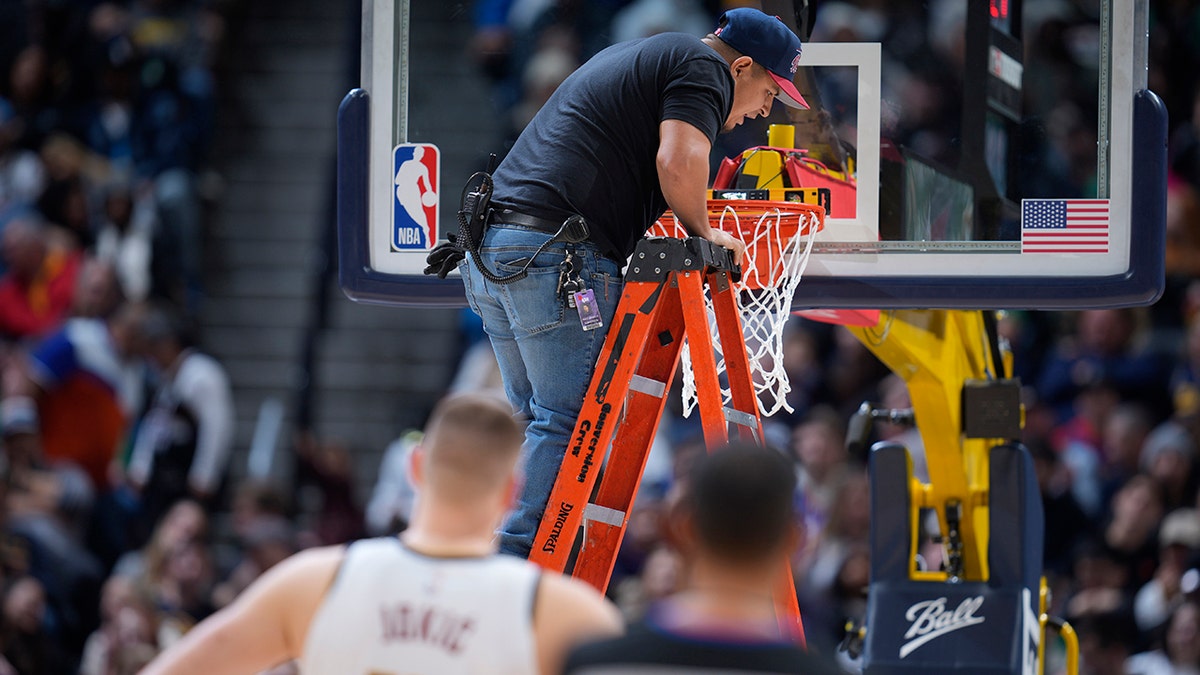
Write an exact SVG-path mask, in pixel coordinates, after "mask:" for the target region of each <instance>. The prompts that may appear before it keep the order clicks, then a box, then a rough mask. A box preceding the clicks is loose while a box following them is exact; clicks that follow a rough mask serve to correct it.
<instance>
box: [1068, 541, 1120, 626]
mask: <svg viewBox="0 0 1200 675" xmlns="http://www.w3.org/2000/svg"><path fill="white" fill-rule="evenodd" d="M1073 557H1074V563H1073V566H1072V576H1073V577H1074V586H1073V587H1072V588H1071V589H1070V590H1069V593H1068V595H1067V597H1066V599H1065V602H1064V604H1063V614H1064V615H1065V616H1066V618H1067V619H1068V620H1070V621H1075V619H1076V618H1077V617H1082V616H1090V615H1095V614H1106V613H1109V612H1122V613H1129V618H1130V620H1131V621H1132V619H1133V615H1132V606H1131V605H1132V598H1130V596H1129V594H1128V592H1127V590H1128V588H1129V586H1130V570H1129V566H1128V564H1127V561H1126V557H1125V556H1124V555H1122V554H1121V553H1120V552H1119V551H1117V550H1116V549H1114V548H1113V547H1112V546H1110V545H1109V544H1108V543H1107V542H1106V541H1105V540H1104V539H1103V538H1097V539H1085V540H1083V541H1081V542H1080V544H1079V546H1078V547H1077V548H1076V550H1075V553H1074V556H1073ZM1133 628H1134V631H1133V632H1131V633H1130V634H1129V637H1130V638H1131V639H1132V638H1135V636H1136V628H1137V626H1136V625H1134V626H1133Z"/></svg>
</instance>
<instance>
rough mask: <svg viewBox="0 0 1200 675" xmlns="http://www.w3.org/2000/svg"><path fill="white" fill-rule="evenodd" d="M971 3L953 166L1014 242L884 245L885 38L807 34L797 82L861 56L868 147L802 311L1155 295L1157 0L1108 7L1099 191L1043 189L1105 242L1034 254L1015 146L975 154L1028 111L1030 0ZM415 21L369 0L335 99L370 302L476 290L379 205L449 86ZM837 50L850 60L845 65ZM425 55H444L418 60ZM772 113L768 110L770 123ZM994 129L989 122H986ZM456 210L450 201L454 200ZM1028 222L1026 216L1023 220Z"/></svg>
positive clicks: (1102, 29) (1139, 301) (352, 236)
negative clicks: (1014, 181)
mask: <svg viewBox="0 0 1200 675" xmlns="http://www.w3.org/2000/svg"><path fill="white" fill-rule="evenodd" d="M964 4H965V7H966V9H965V10H964V12H965V14H966V17H965V22H964V24H963V26H962V29H963V30H964V31H965V37H966V38H967V39H966V40H965V42H966V45H967V55H966V58H965V63H966V65H965V68H966V72H968V73H986V76H980V77H963V78H962V79H963V80H964V92H963V116H962V123H963V127H962V129H963V131H962V134H961V136H962V138H961V144H962V147H961V156H962V158H965V159H962V161H960V162H959V163H958V164H957V166H954V167H952V169H953V174H954V176H955V177H958V176H962V175H965V176H967V179H968V180H970V181H971V182H972V183H973V185H972V188H973V190H974V193H975V198H976V212H975V215H974V216H973V218H974V220H973V221H972V222H975V223H985V221H986V220H987V217H988V215H989V214H990V216H992V217H997V218H999V219H1001V220H1003V221H1004V222H1005V223H1007V224H1006V225H1001V226H997V227H995V228H992V229H996V230H1005V231H1007V234H1006V235H1004V236H1005V237H1007V238H1003V239H993V238H980V239H978V240H975V239H962V238H958V239H953V240H945V241H943V240H925V239H920V238H917V239H910V240H903V241H885V240H884V239H883V238H881V237H879V236H878V232H879V220H880V217H881V216H880V213H879V203H880V201H881V200H880V199H879V198H877V197H876V194H877V192H878V191H880V190H881V187H880V186H881V179H880V174H881V171H882V168H881V166H880V165H881V163H882V162H881V161H880V156H879V148H880V147H881V145H883V143H881V137H880V136H876V134H884V133H886V130H881V129H880V125H878V124H874V122H876V121H877V120H873V119H871V118H872V117H873V116H874V115H876V114H879V113H877V112H876V111H878V110H879V109H880V108H881V107H882V108H884V109H887V110H891V111H892V112H894V106H891V105H890V103H891V102H890V101H889V100H888V93H887V92H885V91H882V89H883V86H884V84H886V83H885V82H883V81H882V80H881V79H880V78H881V75H880V72H881V68H880V65H879V62H878V58H879V57H878V56H874V55H877V54H878V53H879V48H878V46H877V43H863V44H862V45H861V48H860V49H856V47H855V45H853V44H847V43H828V44H823V43H821V42H819V41H810V42H808V43H807V44H806V48H805V54H806V56H809V57H810V58H809V61H811V62H812V64H817V63H819V64H821V65H812V64H809V63H806V62H805V60H804V59H803V57H802V61H801V65H802V66H803V67H805V68H807V69H808V71H807V72H806V73H805V75H804V77H802V78H798V83H799V82H800V80H802V79H805V78H809V79H810V81H811V82H818V83H819V82H820V77H819V76H813V75H812V73H814V72H817V71H819V70H820V68H822V67H832V66H836V65H841V66H843V67H844V68H853V69H854V70H855V71H856V75H855V77H856V79H857V86H858V91H857V92H856V94H857V99H856V101H857V108H856V112H857V113H863V111H866V113H865V114H864V115H862V116H861V119H857V120H854V119H852V120H850V121H849V122H848V123H846V124H845V126H846V127H852V131H851V133H853V134H856V137H853V138H850V139H848V140H849V142H850V144H851V145H853V146H854V147H855V148H856V150H857V152H858V155H859V156H858V157H857V160H858V161H857V164H856V167H857V176H856V178H857V189H858V191H859V193H860V194H859V199H858V204H859V207H858V208H857V210H856V211H855V213H854V214H853V216H852V217H850V218H830V219H829V221H828V222H827V226H826V229H825V231H824V232H823V233H822V235H821V236H820V238H819V239H818V241H817V244H816V246H815V247H814V252H813V255H812V260H811V262H810V265H809V267H808V269H807V272H806V278H805V279H804V281H803V282H802V283H801V284H800V286H799V290H798V291H797V294H796V297H795V300H794V303H793V307H794V308H795V309H808V308H830V309H836V308H855V309H899V308H914V309H919V308H946V309H992V308H996V309H1049V310H1058V309H1061V310H1066V309H1085V308H1092V307H1115V306H1130V305H1144V304H1149V303H1151V302H1153V301H1154V300H1156V299H1157V298H1158V297H1159V295H1160V294H1161V292H1162V289H1163V283H1164V259H1163V258H1164V247H1165V216H1166V146H1167V120H1166V109H1165V106H1164V105H1163V103H1162V101H1161V99H1160V98H1159V97H1158V96H1157V95H1156V94H1155V93H1154V92H1152V91H1150V90H1149V89H1148V88H1147V78H1148V75H1147V72H1148V69H1147V63H1148V61H1147V53H1148V28H1147V26H1148V2H1147V0H1113V1H1112V2H1105V3H1099V5H1100V7H1101V12H1102V16H1101V18H1100V21H1099V36H1098V44H1099V48H1098V50H1097V51H1098V57H1097V58H1098V60H1097V66H1096V72H1097V74H1098V82H1099V85H1098V86H1097V107H1098V110H1099V115H1098V117H1099V119H1098V120H1097V130H1096V137H1097V140H1098V143H1097V155H1098V156H1097V167H1098V174H1099V175H1098V178H1097V187H1096V190H1095V193H1094V194H1091V195H1078V194H1075V195H1065V194H1064V195H1055V194H1051V195H1039V196H1042V197H1049V198H1050V200H1051V202H1052V204H1051V205H1050V206H1051V207H1052V208H1063V203H1064V202H1065V201H1066V199H1067V198H1068V197H1070V198H1080V197H1091V198H1096V199H1101V200H1107V201H1106V202H1105V203H1106V204H1107V207H1108V214H1109V215H1108V221H1107V231H1106V234H1105V242H1106V244H1105V247H1104V252H1102V253H1063V254H1030V253H1024V252H1022V251H1021V246H1022V244H1021V241H1020V238H1019V237H1018V238H1016V239H1014V235H1013V234H1012V232H1013V229H1012V228H1013V225H1012V223H1013V218H1014V213H1015V214H1017V215H1016V216H1015V217H1016V218H1020V212H1021V199H1020V198H1021V197H1022V196H1023V195H1018V194H1014V193H1013V188H1012V187H1010V185H1009V184H1010V181H1009V180H1008V177H1009V175H1011V174H1012V173H1013V172H1014V171H1015V170H1016V169H1015V160H1014V159H1013V156H1014V154H1015V153H1012V152H1008V151H1007V150H1008V148H1007V147H1005V148H1004V149H1003V150H1002V151H1001V152H1000V153H999V155H998V156H999V157H1001V158H1002V159H1001V160H1000V161H999V162H998V163H997V162H994V161H993V164H992V166H984V165H985V162H984V161H983V160H979V161H975V162H972V161H970V160H972V159H973V158H982V157H987V158H989V159H990V158H992V157H995V156H997V155H996V154H995V152H994V150H995V148H994V147H991V146H989V145H988V144H989V143H993V142H994V131H995V127H996V126H997V125H996V122H995V121H996V120H1000V125H999V126H1000V127H1005V126H1006V125H1007V127H1008V128H1012V127H1013V126H1014V125H1016V124H1018V123H1021V122H1026V123H1028V122H1029V120H1027V119H1026V120H1023V119H1021V113H1020V112H1019V111H1014V110H1013V108H1015V107H1020V98H1019V97H1020V94H1021V86H1022V79H1021V78H1022V74H1021V73H1022V52H1021V49H1020V45H1021V42H1020V32H1021V31H1020V29H1019V26H1020V23H1021V11H1020V8H1021V4H1022V3H1020V2H1019V1H1018V0H1010V1H1009V2H1006V3H1002V4H1003V5H1004V7H1006V8H1012V10H1011V11H1012V12H1013V14H1012V15H1011V16H1003V17H999V19H1001V20H1000V21H998V20H997V18H998V17H996V16H995V14H994V12H993V15H992V16H991V17H990V18H989V17H988V16H987V11H988V9H989V4H993V5H994V4H996V3H982V2H980V3H976V2H968V1H967V0H964ZM763 9H764V10H765V11H767V12H768V13H773V14H777V15H779V16H781V17H783V18H784V19H785V20H788V19H790V17H789V14H790V10H791V3H790V2H788V1H781V0H767V1H765V2H763ZM1006 11H1009V10H1008V9H1006ZM981 13H982V14H981ZM981 17H982V18H981ZM464 20H469V19H464ZM788 23H791V21H788ZM820 23H821V17H820V15H818V16H817V25H818V26H820ZM410 24H411V20H410V15H409V11H408V0H364V3H363V38H364V39H363V78H362V84H363V86H362V88H360V89H355V90H354V91H352V92H350V93H349V94H348V95H347V96H346V98H345V99H344V100H343V102H342V104H341V107H340V109H339V111H338V233H339V235H338V237H339V254H338V259H339V281H340V283H341V286H342V289H343V291H344V292H345V293H346V295H347V296H348V297H350V298H351V299H354V300H356V301H360V302H369V303H378V304H386V305H393V306H412V307H421V306H424V307H450V306H461V305H462V304H464V303H465V300H464V297H463V291H462V284H461V281H460V280H459V279H457V278H456V277H455V276H451V277H450V278H448V279H446V280H440V279H437V278H436V277H431V276H425V275H424V274H422V270H423V268H424V254H423V252H420V251H417V252H411V251H409V252H395V251H387V250H386V249H387V247H386V245H381V244H380V241H379V238H380V237H381V236H382V237H385V238H386V236H387V229H386V224H381V223H380V220H381V217H380V216H379V215H378V214H379V213H386V209H387V208H389V206H390V203H383V202H382V200H383V199H384V198H387V197H389V196H390V192H391V187H390V186H391V175H390V158H391V154H392V150H393V148H394V147H395V146H396V145H397V144H400V143H404V142H406V141H407V140H408V138H407V114H408V112H407V97H408V89H409V87H421V86H429V87H435V86H437V84H436V83H423V82H410V80H409V78H408V75H407V68H408V59H409V57H410V55H409V54H408V51H407V47H408V39H407V34H408V30H409V28H410ZM1014 45H1015V46H1014ZM886 51H887V50H886V49H885V50H884V52H885V53H886ZM839 54H852V55H854V56H852V57H851V58H844V59H842V61H838V60H837V59H838V58H839V57H838V56H837V55H839ZM422 56H431V57H432V55H414V58H421V57H422ZM439 58H453V57H452V56H451V55H440V56H439ZM884 58H886V57H884ZM831 59H832V60H831ZM884 67H885V68H886V67H887V64H886V63H884ZM802 70H804V68H802ZM817 86H818V87H819V84H818V85H817ZM972 87H974V89H972ZM1014 91H1015V92H1016V96H1015V97H1014V94H1013V92H1014ZM812 93H814V96H813V97H809V96H808V94H809V92H806V98H809V100H810V101H813V100H814V98H815V99H816V100H817V101H818V102H819V101H820V100H821V99H822V96H821V95H820V94H821V92H820V91H816V92H812ZM776 108H777V110H776V114H779V113H781V112H782V111H780V110H779V108H780V106H776ZM775 118H776V115H772V118H771V119H772V121H776V119H775ZM1005 119H1007V120H1009V121H1008V122H1005V121H1004V120H1005ZM783 121H786V120H783ZM1035 123H1040V121H1037V120H1035ZM985 125H988V126H989V128H988V130H987V131H986V132H985V130H984V128H983V127H984V126H985ZM972 130H974V131H972ZM987 134H992V135H991V136H988V135H987ZM426 140H433V141H435V142H436V141H437V140H438V139H426ZM1004 142H1005V143H1007V142H1008V139H1005V141H1004ZM932 165H935V163H931V164H930V166H932ZM980 167H983V168H980ZM466 178H467V176H465V175H464V176H451V175H444V176H442V180H443V181H445V185H448V186H450V189H448V190H446V191H445V193H444V194H445V196H446V198H447V199H448V200H453V199H456V198H457V194H456V192H457V191H456V190H455V189H454V186H456V185H458V184H460V183H462V182H465V180H466ZM863 191H866V192H867V194H866V195H863V194H861V193H862V192H863ZM446 210H447V211H448V212H453V210H454V207H453V205H448V208H447V209H446ZM1027 213H1032V211H1030V210H1028V209H1027ZM996 214H1000V215H999V216H997V215H996ZM1005 219H1006V220H1005ZM1028 221H1029V219H1028V218H1026V220H1025V221H1018V224H1017V227H1020V223H1021V222H1028ZM978 227H980V228H983V225H979V226H978ZM1005 228H1007V229H1005ZM984 229H986V228H984ZM1026 229H1027V231H1028V228H1026ZM987 236H988V237H992V235H987Z"/></svg>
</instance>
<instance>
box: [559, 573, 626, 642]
mask: <svg viewBox="0 0 1200 675" xmlns="http://www.w3.org/2000/svg"><path fill="white" fill-rule="evenodd" d="M537 597H538V611H539V612H541V611H543V610H545V611H551V612H553V613H554V614H560V615H562V616H580V615H581V613H586V615H587V616H588V617H589V618H590V620H592V621H594V622H597V623H600V624H605V625H608V626H611V627H612V628H614V629H619V628H620V627H622V626H623V624H624V622H623V620H622V618H621V613H620V611H619V610H617V608H616V605H614V604H613V603H612V602H611V601H609V600H608V599H607V598H605V597H604V594H602V593H601V592H600V591H598V590H596V589H595V588H594V587H592V586H591V585H589V584H587V583H585V582H583V581H580V580H579V579H575V578H573V577H569V576H564V575H561V574H554V573H552V572H543V573H542V574H541V577H540V579H539V582H538V596H537Z"/></svg>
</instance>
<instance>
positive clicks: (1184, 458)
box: [1141, 421, 1197, 510]
mask: <svg viewBox="0 0 1200 675" xmlns="http://www.w3.org/2000/svg"><path fill="white" fill-rule="evenodd" d="M1141 468H1142V471H1143V472H1145V473H1146V474H1147V475H1149V476H1150V477H1151V478H1153V479H1154V480H1155V481H1157V482H1158V485H1159V487H1160V488H1161V490H1162V495H1163V503H1164V504H1165V505H1166V508H1167V509H1168V510H1170V509H1174V508H1178V507H1180V506H1191V505H1192V504H1193V503H1194V502H1195V498H1196V489H1197V483H1196V441H1195V439H1194V438H1192V435H1191V433H1190V432H1189V431H1188V430H1187V429H1186V428H1184V427H1183V425H1181V424H1178V423H1176V422H1170V421H1168V422H1163V423H1162V424H1160V425H1158V426H1157V427H1155V429H1154V431H1152V432H1151V433H1150V435H1149V436H1148V437H1147V438H1146V443H1145V446H1144V447H1143V448H1142V457H1141Z"/></svg>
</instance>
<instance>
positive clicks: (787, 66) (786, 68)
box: [713, 7, 808, 108]
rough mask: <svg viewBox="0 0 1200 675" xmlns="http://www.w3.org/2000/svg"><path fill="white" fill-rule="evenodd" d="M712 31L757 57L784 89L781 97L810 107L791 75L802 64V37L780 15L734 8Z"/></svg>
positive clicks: (783, 99) (790, 103)
mask: <svg viewBox="0 0 1200 675" xmlns="http://www.w3.org/2000/svg"><path fill="white" fill-rule="evenodd" d="M713 34H714V35H716V36H717V37H719V38H721V41H722V42H724V43H725V44H727V45H729V46H730V47H733V48H734V49H736V50H738V51H739V52H741V53H742V54H744V55H746V56H749V57H750V58H752V59H754V62H755V63H758V64H760V65H762V67H764V68H766V69H767V72H768V73H770V74H771V78H772V79H774V80H775V83H776V84H778V85H779V88H780V89H781V90H782V91H781V92H780V93H779V100H780V101H783V102H784V103H785V104H787V105H790V106H792V107H793V108H807V107H808V102H807V101H805V100H804V97H803V96H801V95H800V92H799V90H797V89H796V85H794V84H792V78H793V77H795V76H796V69H797V68H799V67H800V51H801V49H802V47H801V45H800V38H799V37H797V36H796V34H795V33H794V32H792V29H790V28H788V27H787V24H785V23H784V22H783V20H782V19H780V18H779V17H777V16H770V15H768V14H764V13H762V12H760V11H759V10H757V9H754V8H751V7H739V8H737V9H731V10H729V11H727V12H725V13H724V14H722V15H721V18H720V20H719V27H718V28H717V29H716V30H715V31H713Z"/></svg>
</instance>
